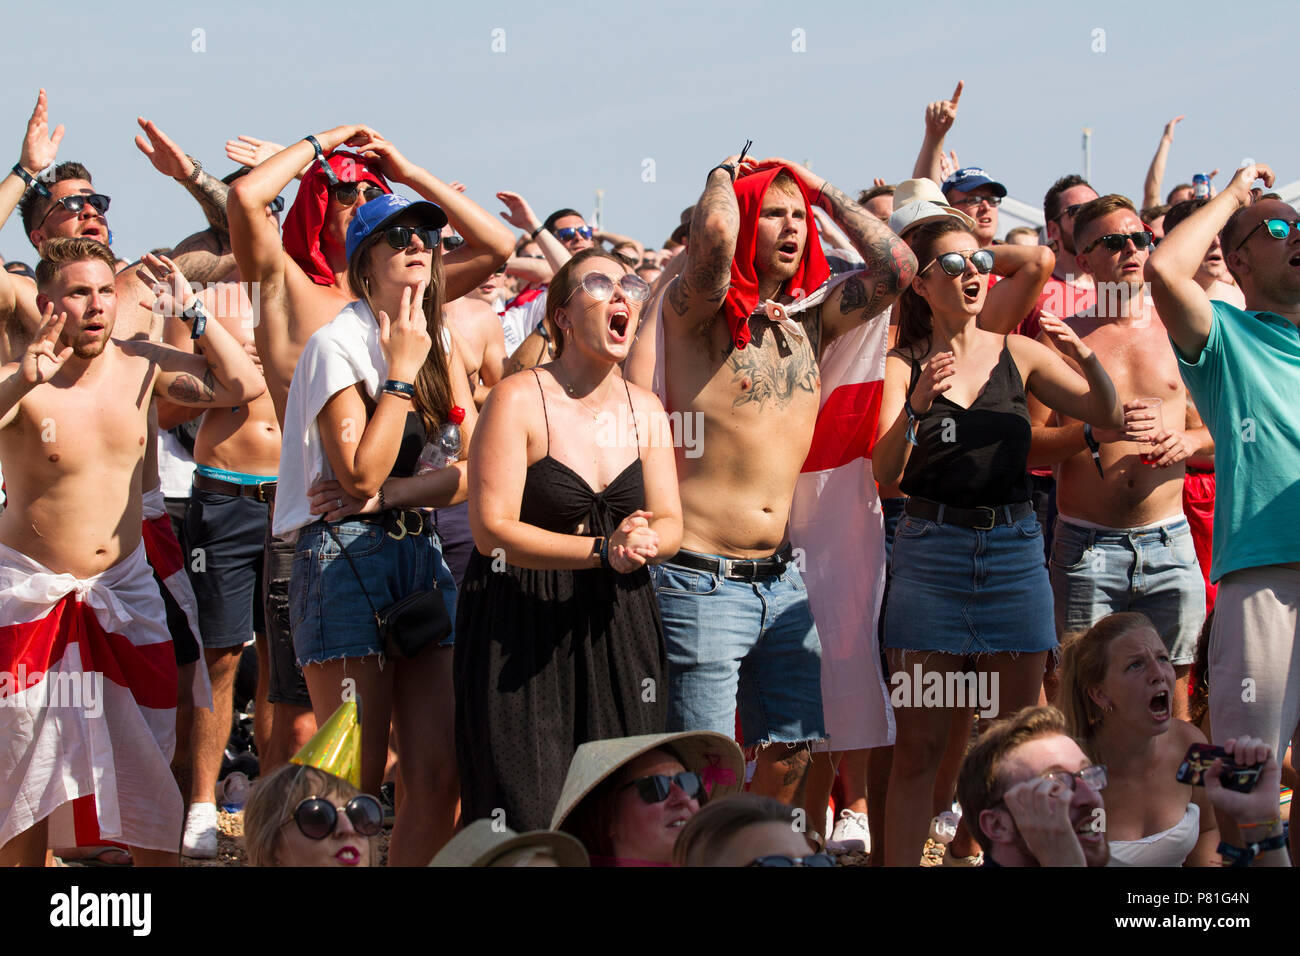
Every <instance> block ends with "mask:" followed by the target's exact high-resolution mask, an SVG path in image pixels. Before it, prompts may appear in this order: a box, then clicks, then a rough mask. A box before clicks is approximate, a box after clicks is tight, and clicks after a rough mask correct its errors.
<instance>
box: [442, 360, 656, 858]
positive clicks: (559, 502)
mask: <svg viewBox="0 0 1300 956" xmlns="http://www.w3.org/2000/svg"><path fill="white" fill-rule="evenodd" d="M533 374H534V376H536V375H537V373H536V371H534V373H533ZM537 385H538V389H539V391H540V389H541V379H540V378H538V380H537ZM624 388H625V389H626V382H625V383H624ZM628 404H629V406H630V405H631V396H630V394H629V396H628ZM542 408H543V411H545V408H546V398H545V395H544V394H543V397H542ZM633 420H634V421H635V416H633ZM546 427H547V435H546V441H547V447H546V457H544V458H542V459H540V460H538V461H536V462H534V463H533V464H532V465H530V466H529V468H528V474H527V478H526V479H525V482H524V493H523V501H522V503H521V506H520V513H519V517H520V520H521V521H525V522H527V523H528V524H532V525H536V526H537V527H539V528H545V529H546V530H548V531H554V532H557V533H560V534H572V533H573V530H574V528H576V527H577V526H578V525H579V523H584V524H585V527H586V528H587V529H588V531H587V533H589V534H591V535H592V536H598V535H606V536H608V535H609V534H610V532H611V531H613V530H615V529H616V528H617V527H618V523H619V522H620V521H622V519H623V518H624V517H626V516H627V515H628V514H630V513H631V512H633V511H636V510H637V509H639V508H643V507H645V485H644V482H643V480H642V472H641V458H640V452H639V449H640V442H639V440H638V444H637V448H638V455H637V459H636V460H635V461H633V462H631V463H629V464H628V466H627V467H626V468H625V469H624V470H623V471H622V472H621V473H620V474H619V476H618V477H617V478H615V479H614V480H613V481H612V482H610V483H609V486H608V487H607V488H605V490H604V491H600V492H596V491H593V490H592V488H591V486H590V485H588V484H587V482H586V481H584V480H583V479H582V478H581V477H579V475H578V474H577V473H576V472H574V471H573V469H571V468H569V467H568V466H567V465H564V464H562V463H561V462H559V461H557V460H556V459H554V458H552V457H551V453H550V452H551V449H550V420H549V418H548V419H547V426H546ZM638 439H639V436H638ZM493 564H494V562H493V559H492V558H491V557H489V556H485V555H483V554H481V553H480V552H479V551H478V550H477V549H475V551H474V553H473V554H472V555H471V556H470V560H469V566H468V568H467V569H466V572H465V581H464V584H463V586H462V589H461V592H460V596H459V599H458V606H457V617H456V650H455V664H454V667H455V679H456V757H457V762H458V764H459V767H460V787H461V818H462V820H463V821H464V822H466V823H468V822H470V821H472V820H476V819H479V818H480V817H488V816H492V815H493V813H494V811H497V810H504V811H505V819H504V821H503V822H504V824H505V825H506V826H508V827H510V828H511V829H512V830H516V831H521V832H522V831H524V830H536V829H546V828H547V827H549V826H550V822H551V814H552V812H553V811H554V809H555V804H556V801H558V800H559V796H560V790H561V788H562V787H563V785H564V778H565V775H566V774H567V773H568V770H569V762H570V760H571V759H572V758H573V753H574V751H575V750H576V749H577V747H578V745H579V744H582V743H585V742H586V741H589V740H603V739H606V738H610V737H629V736H634V735H637V734H654V733H662V732H663V730H664V727H665V726H666V723H667V702H668V698H667V690H668V687H667V684H666V682H665V679H664V675H665V674H666V672H667V662H666V660H665V656H664V641H663V628H662V625H661V624H660V620H659V606H658V603H657V602H656V600H655V593H654V587H653V585H652V583H651V580H650V575H649V572H648V571H647V569H646V568H640V569H638V570H636V571H634V572H633V573H631V574H619V573H617V572H615V571H608V570H605V569H603V568H593V569H584V570H546V571H538V570H531V569H528V568H519V567H515V566H514V565H511V564H505V563H504V562H502V561H499V560H498V561H496V562H495V564H496V568H497V569H496V570H494V568H493Z"/></svg>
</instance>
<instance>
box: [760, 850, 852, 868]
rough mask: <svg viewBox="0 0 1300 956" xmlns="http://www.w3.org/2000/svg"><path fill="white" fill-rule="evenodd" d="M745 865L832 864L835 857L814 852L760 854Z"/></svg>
mask: <svg viewBox="0 0 1300 956" xmlns="http://www.w3.org/2000/svg"><path fill="white" fill-rule="evenodd" d="M745 865H746V866H776V867H782V866H834V865H835V859H834V858H833V857H832V856H831V855H830V854H828V853H814V854H813V855H812V856H805V857H799V858H795V857H790V856H760V857H759V858H758V859H756V860H754V861H752V862H750V863H746V864H745Z"/></svg>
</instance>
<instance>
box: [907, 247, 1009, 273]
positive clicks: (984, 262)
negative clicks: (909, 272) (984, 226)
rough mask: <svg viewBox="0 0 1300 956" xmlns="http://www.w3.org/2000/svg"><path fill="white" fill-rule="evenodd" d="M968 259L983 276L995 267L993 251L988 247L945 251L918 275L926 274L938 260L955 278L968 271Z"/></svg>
mask: <svg viewBox="0 0 1300 956" xmlns="http://www.w3.org/2000/svg"><path fill="white" fill-rule="evenodd" d="M967 260H970V264H971V265H973V266H974V267H975V271H976V272H978V273H979V274H980V275H982V276H986V275H988V274H989V272H990V271H992V269H993V253H991V252H989V251H988V250H987V249H976V250H975V251H974V252H947V253H944V254H943V255H941V256H938V257H936V258H934V259H931V260H930V261H929V262H928V263H927V264H926V266H925V268H924V269H922V270H921V271H920V272H918V273H917V275H919V276H923V275H925V273H926V271H927V270H928V269H929V268H930V267H931V266H933V265H934V264H935V263H936V262H937V263H939V268H940V269H942V270H943V271H944V272H945V273H947V274H948V275H950V276H952V277H953V278H954V279H955V278H956V277H957V276H959V275H961V274H962V273H964V272H965V271H966V261H967Z"/></svg>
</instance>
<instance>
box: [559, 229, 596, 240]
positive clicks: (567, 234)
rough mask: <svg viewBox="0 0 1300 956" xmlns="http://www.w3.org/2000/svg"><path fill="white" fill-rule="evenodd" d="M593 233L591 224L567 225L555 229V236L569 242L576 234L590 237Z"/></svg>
mask: <svg viewBox="0 0 1300 956" xmlns="http://www.w3.org/2000/svg"><path fill="white" fill-rule="evenodd" d="M591 235H592V232H591V226H565V227H564V228H563V229H557V230H555V238H556V239H559V240H560V242H568V241H569V240H570V239H572V238H573V237H574V236H581V237H582V238H583V239H590V238H591Z"/></svg>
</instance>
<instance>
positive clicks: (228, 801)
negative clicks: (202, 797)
mask: <svg viewBox="0 0 1300 956" xmlns="http://www.w3.org/2000/svg"><path fill="white" fill-rule="evenodd" d="M222 783H223V784H224V786H223V787H222V788H221V809H222V810H225V811H226V812H227V813H238V812H239V811H240V810H242V809H244V804H246V803H247V802H248V777H246V776H245V775H244V774H243V773H242V772H241V771H239V770H236V771H235V772H234V773H231V774H228V775H227V776H226V779H225V780H223V781H222Z"/></svg>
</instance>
